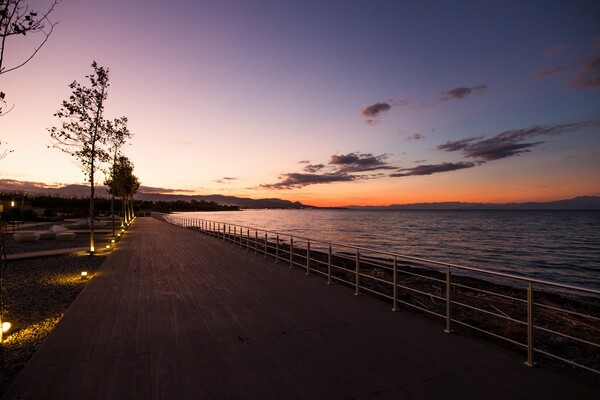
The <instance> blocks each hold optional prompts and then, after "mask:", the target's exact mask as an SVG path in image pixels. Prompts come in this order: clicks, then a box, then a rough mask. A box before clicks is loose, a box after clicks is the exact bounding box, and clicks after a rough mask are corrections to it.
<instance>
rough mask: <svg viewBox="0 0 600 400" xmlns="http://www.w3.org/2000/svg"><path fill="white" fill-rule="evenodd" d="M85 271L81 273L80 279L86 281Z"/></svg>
mask: <svg viewBox="0 0 600 400" xmlns="http://www.w3.org/2000/svg"><path fill="white" fill-rule="evenodd" d="M87 276H88V274H87V271H81V279H87Z"/></svg>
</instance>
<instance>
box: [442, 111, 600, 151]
mask: <svg viewBox="0 0 600 400" xmlns="http://www.w3.org/2000/svg"><path fill="white" fill-rule="evenodd" d="M597 127H600V118H598V117H596V118H592V119H587V120H584V121H579V122H569V123H564V124H556V125H534V126H531V127H529V128H523V129H513V130H508V131H504V132H501V133H498V134H496V135H494V136H492V137H491V138H489V139H483V137H482V136H478V137H471V138H466V139H461V140H457V141H448V142H446V143H444V144H441V145H439V146H437V149H438V150H442V151H446V152H454V151H461V152H462V153H463V155H464V156H465V157H469V158H475V159H477V160H480V161H492V160H499V159H501V158H507V157H511V156H515V155H518V154H521V153H526V152H529V151H530V150H529V149H530V148H532V147H535V146H538V145H540V144H542V143H544V142H543V141H535V142H525V143H523V142H524V141H526V140H528V139H531V138H534V137H540V136H556V135H562V134H565V133H569V132H574V131H578V130H581V129H586V128H597Z"/></svg>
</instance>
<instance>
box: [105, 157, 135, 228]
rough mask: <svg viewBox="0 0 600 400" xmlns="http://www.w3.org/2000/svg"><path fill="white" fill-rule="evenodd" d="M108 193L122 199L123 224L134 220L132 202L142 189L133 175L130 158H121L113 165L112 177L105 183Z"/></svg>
mask: <svg viewBox="0 0 600 400" xmlns="http://www.w3.org/2000/svg"><path fill="white" fill-rule="evenodd" d="M104 184H105V185H106V186H108V191H109V192H110V193H111V194H112V195H114V196H117V197H120V198H121V207H122V213H123V223H124V224H128V223H129V222H130V221H131V219H132V218H133V209H132V204H131V203H132V202H131V200H133V196H134V195H135V194H136V193H137V191H138V189H139V187H140V181H139V179H138V177H137V176H135V175H134V174H133V163H132V162H131V161H130V160H129V158H127V157H125V156H120V157H119V158H118V160H117V162H116V163H114V164H113V167H112V171H111V174H110V176H109V177H108V178H107V179H106V180H105V181H104Z"/></svg>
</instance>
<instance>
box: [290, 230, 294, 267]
mask: <svg viewBox="0 0 600 400" xmlns="http://www.w3.org/2000/svg"><path fill="white" fill-rule="evenodd" d="M293 266H294V237H293V236H290V269H292V267H293Z"/></svg>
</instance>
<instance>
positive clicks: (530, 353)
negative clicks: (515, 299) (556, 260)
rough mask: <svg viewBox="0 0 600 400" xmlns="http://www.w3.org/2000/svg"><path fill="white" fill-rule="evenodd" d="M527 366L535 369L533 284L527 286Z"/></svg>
mask: <svg viewBox="0 0 600 400" xmlns="http://www.w3.org/2000/svg"><path fill="white" fill-rule="evenodd" d="M525 365H527V366H528V367H533V366H534V365H535V360H534V359H533V283H532V282H529V285H528V286H527V361H526V362H525Z"/></svg>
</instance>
